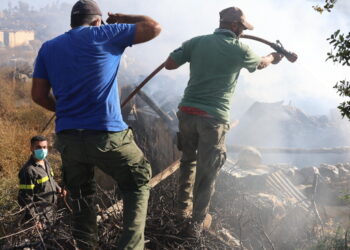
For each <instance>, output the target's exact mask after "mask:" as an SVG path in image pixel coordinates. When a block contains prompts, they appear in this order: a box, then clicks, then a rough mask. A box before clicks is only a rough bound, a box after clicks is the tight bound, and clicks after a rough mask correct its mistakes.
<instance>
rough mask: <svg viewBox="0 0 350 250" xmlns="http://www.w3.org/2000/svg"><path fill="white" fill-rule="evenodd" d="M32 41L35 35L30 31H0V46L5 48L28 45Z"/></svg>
mask: <svg viewBox="0 0 350 250" xmlns="http://www.w3.org/2000/svg"><path fill="white" fill-rule="evenodd" d="M34 39H35V33H34V31H32V30H0V46H1V45H2V46H5V47H7V48H15V47H19V46H25V45H29V42H30V41H33V40H34Z"/></svg>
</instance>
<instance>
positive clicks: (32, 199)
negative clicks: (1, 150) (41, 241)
mask: <svg viewBox="0 0 350 250" xmlns="http://www.w3.org/2000/svg"><path fill="white" fill-rule="evenodd" d="M44 162H45V166H41V165H40V164H38V163H36V162H35V160H34V158H33V156H31V157H30V158H29V160H28V161H27V162H26V163H25V164H24V165H23V167H22V169H21V170H20V172H19V174H18V177H19V192H18V203H19V204H20V206H22V207H25V206H27V208H28V211H27V212H29V214H28V215H29V216H34V215H35V214H38V213H39V212H43V209H44V210H46V209H47V208H48V207H51V206H52V205H53V204H55V203H56V202H57V189H59V188H60V187H59V185H58V184H57V182H56V181H55V180H54V178H53V176H54V174H53V171H52V169H51V167H50V164H49V163H48V161H47V160H44Z"/></svg>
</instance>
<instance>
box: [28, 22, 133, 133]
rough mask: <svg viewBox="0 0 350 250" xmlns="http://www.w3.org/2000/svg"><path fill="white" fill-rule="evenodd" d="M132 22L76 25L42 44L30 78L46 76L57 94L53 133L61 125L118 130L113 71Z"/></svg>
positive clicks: (62, 127)
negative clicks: (93, 25) (94, 25)
mask: <svg viewBox="0 0 350 250" xmlns="http://www.w3.org/2000/svg"><path fill="white" fill-rule="evenodd" d="M134 37H135V25H134V24H110V25H102V26H99V27H92V26H81V27H77V28H74V29H72V30H70V31H68V32H66V33H64V34H62V35H60V36H58V37H56V38H54V39H52V40H50V41H47V42H45V43H44V44H43V45H42V47H41V48H40V51H39V53H38V56H37V59H36V62H35V68H34V74H33V78H43V79H47V80H49V82H50V84H51V87H52V90H53V94H54V96H55V98H56V117H57V118H56V132H60V131H62V130H66V129H90V130H103V131H114V132H118V131H122V130H125V129H127V125H126V124H125V122H124V121H123V117H122V115H121V110H120V101H119V94H118V86H117V79H116V76H117V72H118V68H119V62H120V59H121V55H122V54H123V52H124V49H125V48H126V47H128V46H131V45H132V44H133V42H134Z"/></svg>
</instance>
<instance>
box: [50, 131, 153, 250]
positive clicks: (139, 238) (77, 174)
mask: <svg viewBox="0 0 350 250" xmlns="http://www.w3.org/2000/svg"><path fill="white" fill-rule="evenodd" d="M56 147H57V149H58V150H59V151H60V153H61V157H62V170H63V180H64V182H65V185H66V187H67V189H68V191H69V193H70V196H71V199H72V210H73V216H72V224H73V229H72V232H73V237H74V238H75V240H76V242H77V247H78V248H79V249H95V247H96V245H97V240H98V235H97V222H96V211H95V208H96V205H95V194H96V183H95V180H94V167H95V166H96V167H98V168H100V169H101V170H102V171H103V172H105V173H106V174H108V175H110V176H112V177H113V179H114V180H116V182H117V183H118V186H119V188H120V190H121V193H122V197H123V204H124V207H123V233H122V235H121V238H120V240H119V243H118V249H144V228H145V220H146V214H147V205H148V198H149V192H150V188H149V186H148V182H149V180H150V178H151V167H150V165H149V163H148V161H147V160H146V159H145V157H144V155H143V153H142V151H141V150H140V149H139V148H138V146H137V145H136V143H135V141H134V137H133V133H132V130H131V129H127V130H124V131H121V132H105V131H92V130H82V131H80V130H67V131H63V132H60V133H58V134H57V141H56Z"/></svg>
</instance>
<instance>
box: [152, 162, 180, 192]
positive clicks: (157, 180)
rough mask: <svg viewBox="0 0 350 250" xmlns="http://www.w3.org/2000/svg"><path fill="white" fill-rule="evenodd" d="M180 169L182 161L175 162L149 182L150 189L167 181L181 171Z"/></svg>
mask: <svg viewBox="0 0 350 250" xmlns="http://www.w3.org/2000/svg"><path fill="white" fill-rule="evenodd" d="M179 167H180V160H177V161H175V162H173V163H172V164H171V165H170V166H169V167H167V168H166V169H164V170H163V171H162V172H160V173H159V174H157V175H156V176H154V177H153V178H152V179H151V180H150V182H149V185H150V187H151V188H154V187H155V186H157V185H158V184H159V183H160V182H161V181H163V180H165V179H166V178H168V177H169V176H170V175H172V174H173V173H175V172H176V170H178V169H179Z"/></svg>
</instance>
